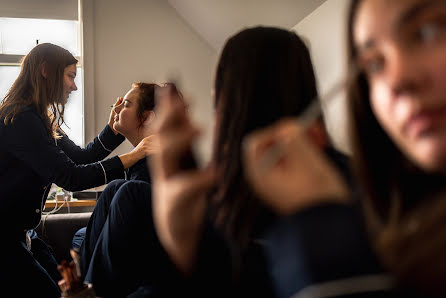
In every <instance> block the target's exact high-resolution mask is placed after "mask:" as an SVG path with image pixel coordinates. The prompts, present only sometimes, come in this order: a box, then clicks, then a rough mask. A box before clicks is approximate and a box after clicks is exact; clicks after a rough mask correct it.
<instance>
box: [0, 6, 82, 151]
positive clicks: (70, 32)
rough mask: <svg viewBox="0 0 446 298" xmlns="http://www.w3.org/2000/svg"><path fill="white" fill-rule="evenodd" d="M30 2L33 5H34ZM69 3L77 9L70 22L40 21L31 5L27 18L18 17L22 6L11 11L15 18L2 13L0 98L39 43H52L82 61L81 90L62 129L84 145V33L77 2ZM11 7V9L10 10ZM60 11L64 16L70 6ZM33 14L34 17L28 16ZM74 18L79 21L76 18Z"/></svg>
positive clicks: (79, 70)
mask: <svg viewBox="0 0 446 298" xmlns="http://www.w3.org/2000/svg"><path fill="white" fill-rule="evenodd" d="M47 2H48V1H47ZM50 2H51V1H50ZM11 3H15V2H11ZM30 3H31V4H32V2H30ZM70 3H71V6H70V9H71V10H74V9H73V7H75V8H76V10H75V14H72V15H70V16H69V17H67V18H71V19H61V20H55V19H52V16H54V15H56V16H60V15H58V14H57V13H55V14H53V15H51V16H50V15H43V16H42V15H37V17H38V18H36V17H35V15H33V14H36V13H38V12H39V11H37V10H36V9H30V6H29V5H27V6H23V7H26V8H27V9H28V10H27V11H25V10H23V13H22V15H23V16H24V17H18V15H20V11H21V10H20V8H21V7H20V5H19V6H18V7H17V9H13V10H11V11H13V12H14V15H13V17H10V15H8V13H7V11H6V10H2V12H0V98H1V99H3V98H4V96H5V95H6V93H7V92H8V90H9V88H10V87H11V85H12V84H13V82H14V80H15V79H16V78H17V76H18V74H19V72H20V61H21V59H22V58H23V56H24V55H25V54H27V53H28V52H29V51H30V50H31V49H32V48H33V47H34V46H35V45H36V43H37V42H38V43H45V42H50V43H53V44H56V45H59V46H61V47H63V48H65V49H67V50H68V51H70V52H71V53H72V54H73V55H74V56H75V57H76V58H77V59H78V60H79V63H78V67H77V76H76V80H75V82H76V85H77V87H78V90H77V91H75V92H72V93H71V95H70V98H69V100H68V104H67V105H66V107H65V122H66V125H65V126H64V127H63V130H64V131H65V132H66V133H67V134H68V136H69V137H70V139H72V140H73V141H74V142H75V143H76V144H78V145H81V146H82V145H83V144H84V117H83V114H84V113H83V78H82V64H81V61H82V60H81V59H80V58H81V38H80V36H81V34H80V25H79V21H78V20H77V1H76V2H73V1H71V2H70ZM73 3H75V4H76V6H74V5H73ZM31 4H30V5H31ZM11 5H12V4H11ZM0 6H1V5H0ZM10 7H11V6H8V8H10ZM52 7H54V5H53V6H52ZM60 10H61V11H63V12H64V13H65V11H66V10H67V7H64V8H63V9H60ZM4 11H6V13H5V14H4V13H3V12H4ZM30 11H32V12H30ZM36 11H37V12H36ZM42 11H43V13H50V12H47V10H42ZM42 11H41V12H42ZM65 14H66V13H65ZM30 15H31V16H32V17H29V16H30ZM73 15H74V16H75V17H76V19H73V18H74V17H73ZM64 17H66V16H65V15H62V18H64Z"/></svg>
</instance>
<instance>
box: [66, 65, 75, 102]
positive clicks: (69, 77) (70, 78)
mask: <svg viewBox="0 0 446 298" xmlns="http://www.w3.org/2000/svg"><path fill="white" fill-rule="evenodd" d="M75 78H76V64H72V65H68V66H67V67H65V69H64V71H63V100H64V103H66V102H67V101H68V97H69V96H70V93H71V91H76V90H77V86H76V83H75V82H74V79H75Z"/></svg>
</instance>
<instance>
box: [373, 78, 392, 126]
mask: <svg viewBox="0 0 446 298" xmlns="http://www.w3.org/2000/svg"><path fill="white" fill-rule="evenodd" d="M370 106H371V108H372V111H373V114H374V115H375V117H376V119H377V120H378V122H379V123H380V124H381V126H383V127H384V128H385V129H386V130H387V128H388V126H389V124H390V122H391V120H392V103H391V98H390V94H389V91H388V88H386V87H385V85H384V84H375V85H373V87H371V88H370Z"/></svg>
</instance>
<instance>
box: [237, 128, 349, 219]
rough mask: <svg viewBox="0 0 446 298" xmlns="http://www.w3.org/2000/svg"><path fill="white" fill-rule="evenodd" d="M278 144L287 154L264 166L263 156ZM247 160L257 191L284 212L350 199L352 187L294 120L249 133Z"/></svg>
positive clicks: (276, 209) (246, 171) (246, 164)
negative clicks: (349, 187) (273, 163)
mask: <svg viewBox="0 0 446 298" xmlns="http://www.w3.org/2000/svg"><path fill="white" fill-rule="evenodd" d="M276 143H279V146H281V148H282V150H283V156H282V157H281V159H280V160H279V161H278V162H277V163H276V164H275V165H273V166H272V167H271V168H269V169H264V168H263V167H262V164H261V161H262V158H264V156H265V154H266V152H267V151H268V149H269V148H270V147H271V146H272V145H273V144H276ZM243 161H244V170H245V175H246V178H247V180H248V181H249V182H250V183H251V185H252V187H253V189H254V191H255V192H256V193H257V194H258V195H259V196H260V197H261V198H262V199H263V200H264V202H265V203H266V204H267V205H269V206H271V207H272V209H273V210H274V211H276V212H277V213H278V214H280V215H289V214H292V213H295V212H297V211H299V210H302V209H304V208H306V207H310V206H314V205H317V204H320V203H322V202H328V201H336V202H346V201H347V200H348V189H347V187H346V185H345V183H344V181H343V179H342V177H341V176H340V174H339V173H338V171H337V170H335V168H334V167H333V166H332V165H331V163H330V162H329V161H328V160H327V159H326V157H325V156H324V155H323V153H322V152H321V150H320V149H319V148H317V147H316V146H315V145H313V143H311V142H310V141H309V140H308V137H307V135H306V133H305V132H304V131H303V130H302V129H301V128H300V127H298V126H297V125H296V124H295V122H294V120H282V121H280V122H279V123H277V124H275V125H273V126H270V127H268V128H266V129H264V130H261V131H258V132H255V133H253V134H251V135H250V136H248V137H247V138H246V140H245V143H244V156H243Z"/></svg>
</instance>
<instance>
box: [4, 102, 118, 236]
mask: <svg viewBox="0 0 446 298" xmlns="http://www.w3.org/2000/svg"><path fill="white" fill-rule="evenodd" d="M0 140H1V142H0V189H1V191H2V195H1V208H2V209H3V210H8V211H10V210H15V211H16V212H4V214H11V215H12V216H2V220H5V222H6V223H7V224H8V230H9V231H10V232H13V233H16V234H21V233H23V231H24V230H29V229H32V228H34V227H36V226H37V225H38V223H39V221H40V216H41V210H42V208H43V205H44V203H45V201H46V198H47V194H48V192H49V188H50V186H51V183H56V184H57V185H58V186H60V187H63V188H65V189H67V190H70V191H75V190H83V189H86V188H91V187H95V186H99V185H103V184H105V183H107V182H109V181H112V180H114V179H117V178H122V177H123V173H124V168H123V166H122V163H121V160H120V159H119V157H117V156H115V157H112V158H110V159H107V160H104V161H101V162H96V161H98V160H101V159H103V158H105V157H106V156H107V155H108V154H110V151H111V150H113V149H114V148H116V147H117V146H118V145H119V144H120V143H121V142H122V141H123V140H124V137H123V136H121V135H118V136H116V135H115V134H114V133H113V131H112V130H111V128H110V127H109V126H108V125H106V127H105V128H104V130H103V131H102V132H101V133H100V135H99V136H98V137H96V138H95V139H94V141H93V142H91V143H90V144H88V145H87V147H85V149H82V148H80V147H78V146H76V145H75V144H74V143H73V142H72V141H71V140H70V139H69V138H68V137H67V136H66V135H63V137H62V138H61V139H60V140H57V141H55V140H54V139H53V138H52V137H50V136H49V134H48V132H47V129H46V127H45V124H44V122H43V120H42V119H41V118H40V117H39V116H38V114H37V112H36V111H35V110H34V108H31V107H27V108H24V109H23V110H22V111H21V112H20V113H19V114H18V115H17V116H16V119H15V120H14V122H13V123H11V124H8V125H5V124H4V122H3V118H2V119H0ZM101 143H102V144H101ZM19 210H20V211H19Z"/></svg>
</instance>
